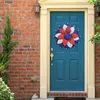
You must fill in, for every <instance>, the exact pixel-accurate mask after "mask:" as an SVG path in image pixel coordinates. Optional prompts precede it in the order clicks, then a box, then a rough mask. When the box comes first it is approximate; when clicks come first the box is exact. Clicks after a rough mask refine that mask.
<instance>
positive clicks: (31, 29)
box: [0, 0, 40, 100]
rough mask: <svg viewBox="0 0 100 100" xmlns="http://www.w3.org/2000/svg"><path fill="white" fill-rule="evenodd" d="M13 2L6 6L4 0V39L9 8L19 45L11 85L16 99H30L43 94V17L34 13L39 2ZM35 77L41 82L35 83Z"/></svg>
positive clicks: (0, 14) (0, 5) (0, 6)
mask: <svg viewBox="0 0 100 100" xmlns="http://www.w3.org/2000/svg"><path fill="white" fill-rule="evenodd" d="M13 1H14V3H12V4H5V3H4V0H0V39H1V37H2V32H3V26H4V23H5V18H6V12H7V9H8V10H9V11H10V15H11V24H12V26H13V28H14V35H13V36H12V37H13V39H14V40H16V41H18V42H19V44H18V46H17V47H16V48H15V50H14V52H13V53H12V55H11V63H10V67H9V70H10V81H9V86H10V88H11V90H12V91H13V92H14V93H15V95H16V100H17V99H19V100H20V99H21V100H29V98H31V96H32V95H33V94H35V93H36V94H37V95H39V87H40V82H39V81H40V57H39V56H40V53H39V52H40V43H39V39H40V38H39V37H40V35H39V33H40V31H39V16H38V15H35V13H34V3H35V0H13ZM33 76H36V77H37V82H31V77H33Z"/></svg>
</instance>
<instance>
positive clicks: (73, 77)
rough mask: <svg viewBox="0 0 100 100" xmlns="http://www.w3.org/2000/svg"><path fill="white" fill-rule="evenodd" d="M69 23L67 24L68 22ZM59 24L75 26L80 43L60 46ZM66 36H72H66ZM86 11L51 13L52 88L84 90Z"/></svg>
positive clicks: (54, 89) (52, 89) (56, 89)
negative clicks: (56, 36)
mask: <svg viewBox="0 0 100 100" xmlns="http://www.w3.org/2000/svg"><path fill="white" fill-rule="evenodd" d="M66 23H67V24H66ZM59 25H61V26H62V25H70V27H71V26H75V28H76V30H79V35H80V36H81V37H80V39H79V41H78V42H79V43H75V46H74V47H72V46H71V45H69V48H68V49H67V48H65V47H64V46H65V45H64V46H63V47H60V46H59V45H58V44H59V43H60V42H61V41H59V43H58V44H57V40H56V39H55V33H56V32H55V31H56V30H57V29H58V28H59ZM64 38H68V39H69V38H70V36H65V37H64ZM84 49H85V48H84V12H51V13H50V53H51V60H50V90H51V91H84V83H85V82H84Z"/></svg>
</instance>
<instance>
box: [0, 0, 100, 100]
mask: <svg viewBox="0 0 100 100" xmlns="http://www.w3.org/2000/svg"><path fill="white" fill-rule="evenodd" d="M49 1H51V0H49ZM59 1H61V0H59ZM71 1H72V0H71ZM73 1H75V0H73ZM73 1H72V2H73ZM77 1H80V0H77ZM81 1H84V2H86V1H87V0H81ZM35 2H36V1H35V0H14V3H12V4H5V3H4V0H0V39H1V38H2V32H3V30H2V29H3V26H4V23H5V18H6V13H7V9H9V11H10V13H11V24H12V26H13V28H14V35H13V36H12V37H13V39H14V40H16V41H18V42H19V44H18V46H17V47H16V48H15V50H14V52H13V53H12V55H11V63H10V67H9V70H10V81H9V86H10V88H11V90H12V91H13V92H14V93H15V95H16V100H20V99H21V100H28V99H29V98H31V96H32V95H33V94H35V93H36V94H37V95H38V96H39V93H40V28H39V26H40V17H39V16H38V15H35V13H34V3H35ZM95 54H96V56H95V62H96V63H95V75H96V80H95V81H96V84H95V86H96V97H100V68H99V67H100V45H99V44H98V45H96V48H95ZM33 76H36V79H37V81H36V82H31V77H33Z"/></svg>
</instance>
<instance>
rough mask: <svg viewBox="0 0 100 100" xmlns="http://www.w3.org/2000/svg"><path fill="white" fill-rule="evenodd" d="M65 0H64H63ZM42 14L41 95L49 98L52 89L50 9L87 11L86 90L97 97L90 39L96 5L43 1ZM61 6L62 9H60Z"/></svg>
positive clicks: (92, 48)
mask: <svg viewBox="0 0 100 100" xmlns="http://www.w3.org/2000/svg"><path fill="white" fill-rule="evenodd" d="M62 1H63V0H62ZM40 4H41V14H40V18H41V20H40V97H41V98H47V92H49V91H50V56H49V55H50V11H84V13H85V43H84V44H85V91H84V92H87V93H88V97H89V98H95V73H94V44H92V43H91V42H89V39H90V38H91V37H92V35H93V34H94V28H93V26H92V25H93V24H94V7H93V5H86V4H85V5H83V4H82V5H80V4H74V5H73V4H70V5H68V3H66V4H65V3H64V4H61V5H57V3H55V4H49V3H46V4H45V3H43V2H40ZM59 8H60V9H59Z"/></svg>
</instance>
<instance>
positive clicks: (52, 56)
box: [50, 53, 54, 61]
mask: <svg viewBox="0 0 100 100" xmlns="http://www.w3.org/2000/svg"><path fill="white" fill-rule="evenodd" d="M53 59H54V54H53V53H51V54H50V60H51V61H53Z"/></svg>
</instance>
